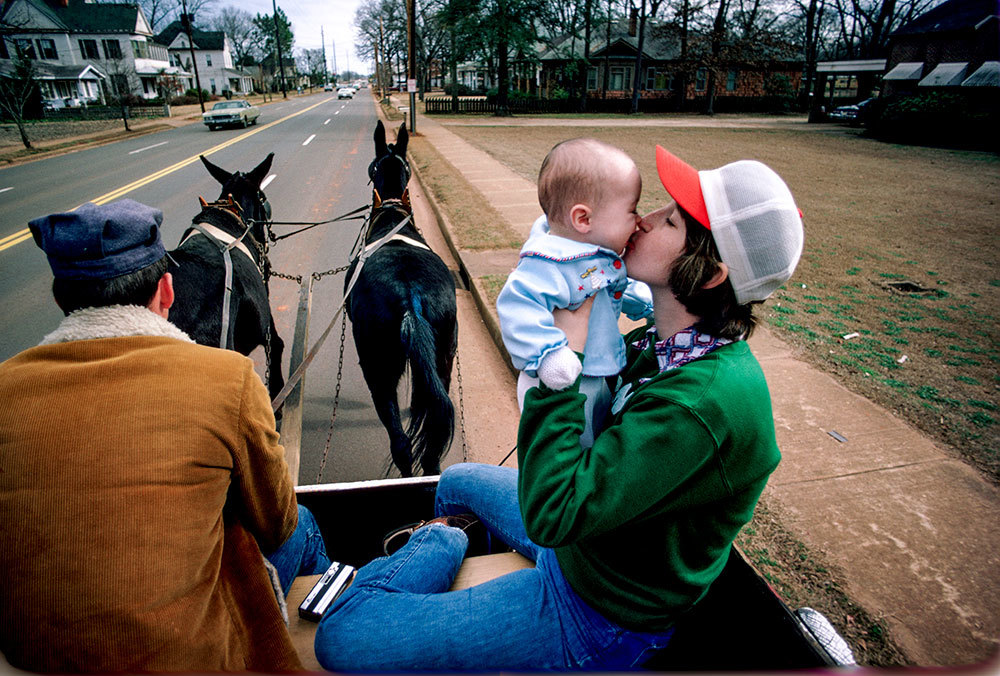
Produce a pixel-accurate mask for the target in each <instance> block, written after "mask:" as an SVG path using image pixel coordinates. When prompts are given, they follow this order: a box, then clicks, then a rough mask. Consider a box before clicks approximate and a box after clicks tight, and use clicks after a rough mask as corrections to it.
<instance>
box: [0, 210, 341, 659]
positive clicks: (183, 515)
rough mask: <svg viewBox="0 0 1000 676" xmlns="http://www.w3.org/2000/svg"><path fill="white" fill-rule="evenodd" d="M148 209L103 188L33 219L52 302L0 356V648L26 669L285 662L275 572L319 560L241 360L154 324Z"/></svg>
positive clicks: (155, 265) (156, 259) (153, 245)
mask: <svg viewBox="0 0 1000 676" xmlns="http://www.w3.org/2000/svg"><path fill="white" fill-rule="evenodd" d="M161 221H162V213H161V212H159V211H158V210H155V209H152V208H150V207H147V206H144V205H142V204H139V203H137V202H133V201H131V200H121V201H119V202H115V203H112V204H108V205H105V206H97V205H93V204H87V205H84V206H83V207H81V208H80V209H78V210H76V211H74V212H71V213H67V214H53V215H51V216H47V217H45V218H42V219H37V220H35V221H32V223H31V229H32V232H33V234H34V236H35V241H36V243H37V244H38V245H39V246H40V247H41V248H42V249H43V250H44V251H45V252H46V254H47V256H48V259H49V263H50V266H51V267H52V271H53V274H54V277H55V282H54V284H53V293H54V295H55V297H56V301H57V303H59V305H60V307H61V308H62V309H63V311H64V312H65V313H66V314H67V317H66V318H65V319H64V320H63V322H62V323H61V324H60V326H59V327H58V328H57V329H56V330H55V331H54V332H53V333H51V334H49V335H48V336H46V337H45V339H44V340H43V341H42V344H41V345H39V346H37V347H34V348H31V349H29V350H25V351H24V352H22V353H21V354H19V355H17V356H15V357H13V358H11V359H9V360H8V361H6V362H3V363H2V364H0V402H3V404H2V406H0V652H2V653H3V655H4V656H5V657H6V658H7V660H8V661H9V662H10V663H11V664H12V665H13V666H15V667H19V668H22V669H27V670H31V671H54V672H80V671H84V672H115V671H119V672H120V671H126V672H140V671H188V672H205V671H220V670H224V671H233V670H255V671H267V672H277V671H288V670H295V669H301V668H302V665H301V662H300V661H299V659H298V656H297V655H296V653H295V650H294V648H293V647H292V644H291V641H290V639H289V636H288V631H287V628H286V624H285V621H284V619H283V597H282V596H279V595H280V594H281V590H280V589H279V590H278V594H279V595H276V593H275V587H284V588H285V590H286V591H287V588H288V586H289V585H290V584H291V579H292V578H294V576H295V575H296V574H299V573H301V574H309V573H314V572H322V571H323V570H325V569H326V567H327V566H328V565H329V561H328V559H327V558H326V552H325V549H324V548H323V546H322V540H321V538H317V537H315V536H316V534H318V529H317V528H316V524H315V520H314V519H313V518H312V515H311V514H309V513H308V512H307V511H305V510H304V509H299V508H297V505H296V499H295V493H294V490H293V486H292V482H291V479H290V477H289V474H288V467H287V465H286V464H285V461H284V451H283V449H282V447H281V446H280V445H279V444H278V434H277V432H276V431H275V423H274V416H273V415H272V413H271V407H270V402H269V400H268V396H267V391H266V389H265V387H264V385H263V383H262V382H261V380H260V378H259V377H258V376H257V374H256V373H255V372H254V370H253V363H252V362H251V361H250V360H249V359H247V358H246V357H244V356H242V355H240V354H237V353H235V352H229V351H224V350H220V349H216V348H210V347H204V346H201V345H196V344H194V343H193V342H192V341H191V340H190V339H189V338H188V337H187V335H186V334H184V333H183V332H181V331H180V330H179V329H177V328H176V327H174V326H173V325H172V324H171V323H170V322H168V321H167V316H168V313H169V309H170V306H171V304H172V302H173V288H172V283H171V277H170V274H169V273H167V272H166V258H165V255H166V253H165V251H164V249H163V245H162V242H161V240H160V235H159V226H160V222H161ZM297 526H298V527H297ZM305 531H308V532H305ZM317 541H318V542H319V545H318V547H317V544H316V543H317ZM303 543H310V544H308V545H304V544H303ZM310 547H311V549H310ZM279 553H280V556H278V554H279ZM264 554H267V555H268V556H269V557H270V558H271V559H272V560H275V565H276V566H277V570H276V571H275V570H274V569H273V568H272V572H276V575H271V574H270V573H269V571H268V568H267V565H266V564H265V557H264ZM300 564H302V565H300ZM274 577H278V578H280V580H281V582H280V585H279V584H273V583H272V579H273V578H274ZM279 599H280V600H279Z"/></svg>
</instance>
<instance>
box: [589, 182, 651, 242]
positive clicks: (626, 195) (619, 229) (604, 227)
mask: <svg viewBox="0 0 1000 676" xmlns="http://www.w3.org/2000/svg"><path fill="white" fill-rule="evenodd" d="M641 191H642V179H641V178H640V176H639V170H638V169H636V168H635V167H634V166H633V167H632V170H631V171H630V172H628V173H626V174H625V175H623V176H622V178H621V180H620V181H619V183H618V185H617V186H616V187H611V188H610V189H609V190H608V193H609V194H608V196H607V197H605V198H604V199H603V200H602V201H601V202H600V203H599V204H598V205H596V206H595V207H594V211H593V216H592V217H591V225H592V230H591V231H590V233H589V234H590V236H589V237H588V238H587V240H588V241H589V242H591V243H592V244H598V245H600V246H602V247H604V248H605V249H611V250H612V251H614V252H616V253H619V254H620V253H622V251H623V250H624V249H625V245H626V244H627V243H628V240H629V237H631V236H632V233H633V232H635V229H636V227H637V226H638V225H639V214H638V213H637V212H636V209H637V208H638V205H639V193H640V192H641Z"/></svg>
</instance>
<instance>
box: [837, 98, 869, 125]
mask: <svg viewBox="0 0 1000 676" xmlns="http://www.w3.org/2000/svg"><path fill="white" fill-rule="evenodd" d="M874 101H875V99H873V98H872V99H865V100H864V101H859V102H858V103H855V104H852V105H849V106H839V107H837V108H834V109H833V110H831V111H830V119H831V120H837V121H841V122H850V123H851V124H862V123H863V122H864V121H865V113H866V112H867V110H868V107H869V106H870V105H871V104H872V102H874Z"/></svg>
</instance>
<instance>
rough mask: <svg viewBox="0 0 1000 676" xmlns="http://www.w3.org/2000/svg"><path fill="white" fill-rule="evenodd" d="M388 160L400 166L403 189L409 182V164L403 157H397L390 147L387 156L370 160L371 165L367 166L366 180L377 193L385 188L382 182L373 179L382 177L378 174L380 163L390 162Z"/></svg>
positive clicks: (393, 149)
mask: <svg viewBox="0 0 1000 676" xmlns="http://www.w3.org/2000/svg"><path fill="white" fill-rule="evenodd" d="M390 159H392V160H396V161H397V162H399V163H400V164H401V165H402V169H403V184H402V186H403V188H405V187H406V184H407V183H409V182H410V175H411V171H410V163H409V162H407V161H406V158H405V157H403V156H402V155H397V154H396V151H395V148H392V147H390V148H389V152H388V153H387V154H385V155H383V156H382V157H376V158H375V159H374V160H372V162H371V164H369V165H368V179H369V181H370V182H371V184H372V185H373V186H374V188H375V190H377V191H381V190H382V188H383V187H384V186H385V183H384V182H383V181H376V180H375V177H376V176H381V175H382V174H380V172H379V169H381V168H382V163H383V162H385V161H386V160H390ZM383 173H384V172H383ZM380 184H381V185H380ZM387 201H388V200H387Z"/></svg>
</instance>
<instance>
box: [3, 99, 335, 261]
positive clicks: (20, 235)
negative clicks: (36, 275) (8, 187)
mask: <svg viewBox="0 0 1000 676" xmlns="http://www.w3.org/2000/svg"><path fill="white" fill-rule="evenodd" d="M329 101H330V100H329V99H327V100H325V101H320V102H319V103H314V104H313V105H311V106H309V107H308V108H303V109H302V110H300V111H298V112H295V113H291V114H290V115H286V116H285V117H282V118H279V119H277V120H275V121H274V122H270V123H268V124H265V125H264V126H262V127H260V128H259V129H254V130H253V131H248V132H246V133H244V134H240V135H239V136H236V137H235V138H231V139H229V140H228V141H225V142H224V143H220V144H219V145H217V146H215V147H214V148H209V149H208V150H206V151H204V152H201V153H198V155H192V156H191V157H189V158H187V159H185V160H181V161H180V162H177V163H176V164H172V165H170V166H169V167H167V168H166V169H161V170H159V171H157V172H154V173H152V174H150V175H149V176H146V177H144V178H140V179H139V180H137V181H132V182H131V183H129V184H128V185H124V186H122V187H121V188H118V189H117V190H112V191H111V192H109V193H105V194H104V195H101V196H100V197H98V198H97V199H94V200H91V201H92V202H93V203H94V204H107V203H108V202H111V201H114V200H116V199H119V198H121V197H123V196H124V195H127V194H128V193H130V192H132V191H133V190H136V189H138V188H141V187H142V186H144V185H147V184H149V183H152V182H153V181H155V180H157V179H160V178H163V177H164V176H167V175H169V174H172V173H174V172H175V171H177V170H179V169H183V168H184V167H186V166H188V165H189V164H191V163H193V162H197V161H198V157H199V156H200V155H211V154H212V153H217V152H219V151H220V150H222V149H223V148H228V147H229V146H231V145H233V144H234V143H239V142H240V141H242V140H243V139H246V138H250V137H251V136H253V135H254V134H259V133H260V132H262V131H264V130H265V129H270V128H271V127H273V126H275V125H277V124H281V123H282V122H285V121H287V120H290V119H292V118H293V117H296V116H298V115H301V114H302V113H307V112H309V111H310V110H312V109H313V108H316V107H318V106H321V105H323V104H324V103H329ZM71 211H72V210H71ZM27 239H31V231H30V230H29V229H28V228H25V229H24V230H19V231H17V232H15V233H14V234H13V235H8V236H6V237H4V238H3V239H0V251H3V250H5V249H9V248H10V247H12V246H14V245H15V244H20V243H21V242H23V241H25V240H27Z"/></svg>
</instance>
